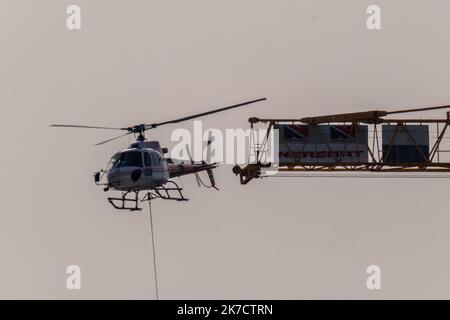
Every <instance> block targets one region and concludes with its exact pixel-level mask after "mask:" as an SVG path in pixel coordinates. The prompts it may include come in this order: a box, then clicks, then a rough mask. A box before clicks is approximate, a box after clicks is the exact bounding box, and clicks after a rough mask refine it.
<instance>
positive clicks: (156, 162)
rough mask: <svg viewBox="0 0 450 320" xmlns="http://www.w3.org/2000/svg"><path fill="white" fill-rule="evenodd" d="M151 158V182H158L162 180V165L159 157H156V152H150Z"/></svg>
mask: <svg viewBox="0 0 450 320" xmlns="http://www.w3.org/2000/svg"><path fill="white" fill-rule="evenodd" d="M151 157H152V165H153V166H152V167H153V180H155V181H158V182H160V181H162V180H163V164H162V161H161V157H158V154H157V153H156V152H152V153H151Z"/></svg>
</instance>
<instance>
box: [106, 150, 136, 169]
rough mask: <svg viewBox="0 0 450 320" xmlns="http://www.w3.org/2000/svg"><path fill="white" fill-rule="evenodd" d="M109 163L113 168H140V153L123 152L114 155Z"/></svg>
mask: <svg viewBox="0 0 450 320" xmlns="http://www.w3.org/2000/svg"><path fill="white" fill-rule="evenodd" d="M116 156H117V158H116ZM111 162H112V167H113V168H122V167H141V168H142V154H141V152H140V151H125V152H122V153H119V154H117V155H115V156H114V157H113V159H111Z"/></svg>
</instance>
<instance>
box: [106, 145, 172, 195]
mask: <svg viewBox="0 0 450 320" xmlns="http://www.w3.org/2000/svg"><path fill="white" fill-rule="evenodd" d="M108 164H109V165H108V167H109V168H108V170H107V181H108V182H107V185H108V188H111V189H115V190H119V191H141V190H151V189H154V188H156V187H158V186H162V185H164V184H166V183H167V181H168V180H169V170H168V166H167V161H166V160H165V159H164V157H163V155H162V153H161V152H159V151H158V150H156V149H153V148H149V147H145V146H141V147H139V148H129V149H125V150H122V151H119V152H118V153H116V154H115V155H114V156H113V157H112V158H111V160H110V161H109V163H108Z"/></svg>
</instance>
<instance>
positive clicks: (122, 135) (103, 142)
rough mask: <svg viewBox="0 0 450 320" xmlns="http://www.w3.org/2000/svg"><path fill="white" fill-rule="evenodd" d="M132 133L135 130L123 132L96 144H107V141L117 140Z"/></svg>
mask: <svg viewBox="0 0 450 320" xmlns="http://www.w3.org/2000/svg"><path fill="white" fill-rule="evenodd" d="M131 133H133V132H127V133H125V134H121V135H120V136H117V137H114V138H111V139H108V140H105V141H102V142H99V143H96V144H95V145H96V146H99V145H102V144H105V143H107V142H110V141H113V140H116V139H119V138H122V137H125V136H127V135H129V134H131Z"/></svg>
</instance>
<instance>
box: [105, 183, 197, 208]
mask: <svg viewBox="0 0 450 320" xmlns="http://www.w3.org/2000/svg"><path fill="white" fill-rule="evenodd" d="M168 184H169V185H170V186H168V187H167V186H159V187H156V188H154V189H152V190H149V191H147V193H146V194H145V196H144V197H143V198H142V199H139V191H127V192H123V193H122V196H121V197H120V198H114V197H109V198H108V202H109V203H110V204H111V205H112V206H113V207H114V208H115V209H119V210H130V211H140V210H142V208H141V207H139V202H144V201H152V200H154V199H163V200H175V201H188V200H189V199H187V198H185V197H184V196H183V194H182V193H181V191H182V190H183V188H180V187H179V186H178V185H177V184H176V183H175V182H174V181H168V182H167V184H166V185H168ZM131 192H134V194H135V196H134V197H133V198H127V195H128V194H129V193H131ZM127 204H132V205H131V206H127Z"/></svg>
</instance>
